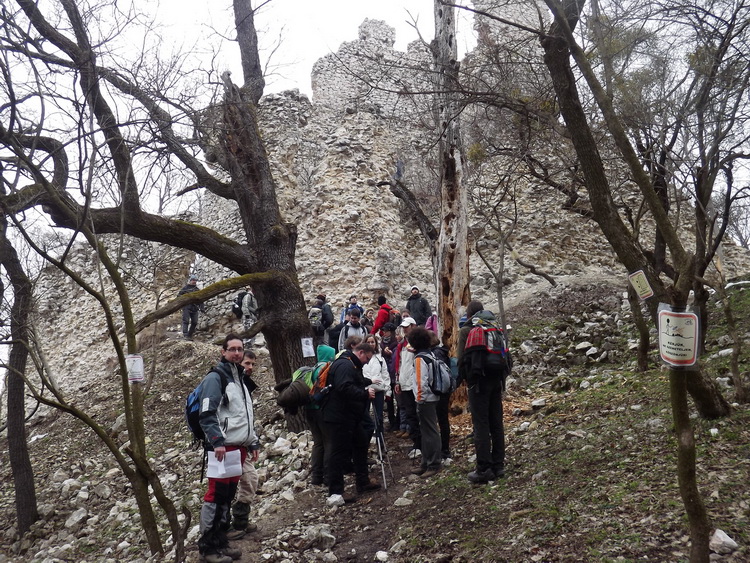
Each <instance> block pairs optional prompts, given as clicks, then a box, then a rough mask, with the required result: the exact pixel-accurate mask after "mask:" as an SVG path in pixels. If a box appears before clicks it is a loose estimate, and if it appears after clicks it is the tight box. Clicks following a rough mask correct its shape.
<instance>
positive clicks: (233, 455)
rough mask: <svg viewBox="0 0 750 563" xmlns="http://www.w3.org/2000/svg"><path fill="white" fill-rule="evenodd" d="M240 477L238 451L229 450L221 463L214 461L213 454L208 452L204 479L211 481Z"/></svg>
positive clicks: (240, 467) (240, 457) (240, 468)
mask: <svg viewBox="0 0 750 563" xmlns="http://www.w3.org/2000/svg"><path fill="white" fill-rule="evenodd" d="M239 475H242V454H241V453H240V450H230V451H228V452H226V453H225V454H224V459H222V460H221V461H219V460H217V459H216V454H215V453H214V452H208V468H207V469H206V477H211V478H212V479H227V478H228V477H237V476H239Z"/></svg>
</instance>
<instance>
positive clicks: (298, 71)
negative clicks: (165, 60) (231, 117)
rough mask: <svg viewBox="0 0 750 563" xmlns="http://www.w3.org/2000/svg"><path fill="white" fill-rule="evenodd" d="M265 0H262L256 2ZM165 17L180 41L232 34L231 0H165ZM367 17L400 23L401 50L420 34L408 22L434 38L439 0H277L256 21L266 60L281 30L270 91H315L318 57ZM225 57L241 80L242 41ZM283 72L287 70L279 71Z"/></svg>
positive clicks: (462, 20)
mask: <svg viewBox="0 0 750 563" xmlns="http://www.w3.org/2000/svg"><path fill="white" fill-rule="evenodd" d="M257 5H259V0H255V1H254V2H253V6H257ZM160 7H161V13H162V14H168V17H164V16H162V21H166V22H169V25H170V26H171V28H172V31H173V33H174V41H176V42H178V43H179V42H194V41H195V42H199V41H200V40H203V39H205V38H208V37H211V36H213V37H216V34H217V33H222V34H225V36H227V37H232V36H233V32H232V31H231V29H230V28H231V26H232V25H233V19H234V18H233V14H232V2H231V0H210V1H208V2H206V1H201V0H161V2H160ZM458 16H459V17H458V21H459V30H460V29H465V30H466V31H467V32H466V34H465V35H464V37H463V39H462V37H461V33H460V31H459V37H458V40H459V43H458V45H459V50H460V51H461V47H462V45H463V43H462V40H463V41H471V37H470V36H471V33H470V30H471V23H470V21H469V20H470V18H469V14H467V13H466V12H464V11H459V14H458ZM365 18H370V19H379V20H384V21H385V22H386V23H388V24H389V25H390V26H392V27H394V28H395V29H396V44H395V47H396V49H398V50H405V49H406V45H407V44H408V43H410V42H412V41H414V40H416V39H418V35H417V31H416V30H415V29H414V28H413V27H412V26H411V25H410V24H409V23H408V22H411V21H412V19H413V20H416V22H417V25H418V28H419V31H420V33H421V34H422V37H423V38H424V39H425V40H427V41H429V40H430V39H432V37H433V35H434V22H433V0H371V1H367V0H364V1H363V0H271V2H270V3H269V4H267V5H266V6H264V7H263V8H262V9H261V10H260V12H259V13H258V14H256V18H255V25H256V27H257V28H258V30H259V32H260V34H261V35H260V42H261V47H262V48H265V49H266V51H264V52H261V60H262V61H263V62H265V60H266V59H267V58H268V54H269V53H268V51H267V49H269V48H270V47H271V46H272V45H273V44H274V42H275V41H276V40H277V39H278V37H279V34H281V36H282V44H281V47H280V48H279V49H278V50H277V51H276V53H275V54H274V55H273V57H272V59H271V67H272V68H271V70H272V71H273V72H274V75H272V76H269V77H267V79H266V90H265V93H271V92H278V91H281V90H287V89H290V88H299V89H300V90H301V91H302V92H305V93H306V94H308V95H310V94H311V92H310V72H311V70H312V66H313V64H314V63H315V61H316V60H318V59H319V58H321V57H323V56H324V55H326V54H328V53H330V52H335V51H336V50H337V49H338V47H339V45H341V43H342V42H344V41H352V40H354V39H356V38H357V33H358V29H359V26H360V24H361V23H362V22H363V21H364V19H365ZM221 49H222V50H221V53H222V55H223V56H222V59H223V60H222V62H224V61H226V63H227V66H228V67H229V69H230V70H232V73H233V77H234V80H235V82H237V81H238V80H239V76H240V75H241V71H240V67H239V54H238V50H237V48H236V45H234V44H229V43H224V44H223V46H222V48H221ZM279 75H281V76H279Z"/></svg>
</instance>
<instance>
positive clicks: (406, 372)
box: [396, 338, 415, 391]
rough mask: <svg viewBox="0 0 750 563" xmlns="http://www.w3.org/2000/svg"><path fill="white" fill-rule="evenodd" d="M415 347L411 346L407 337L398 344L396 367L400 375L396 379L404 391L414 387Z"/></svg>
mask: <svg viewBox="0 0 750 563" xmlns="http://www.w3.org/2000/svg"><path fill="white" fill-rule="evenodd" d="M414 355H415V354H414V348H412V347H411V346H409V343H408V342H407V340H406V338H404V339H403V340H402V341H401V344H399V345H398V357H397V358H396V366H397V367H396V369H397V371H398V375H397V376H396V381H397V382H398V384H399V386H400V387H401V390H402V391H412V390H413V389H414Z"/></svg>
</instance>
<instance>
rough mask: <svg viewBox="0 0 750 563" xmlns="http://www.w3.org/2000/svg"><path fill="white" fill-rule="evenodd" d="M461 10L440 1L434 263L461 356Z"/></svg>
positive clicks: (441, 311) (464, 296)
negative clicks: (437, 222) (457, 15)
mask: <svg viewBox="0 0 750 563" xmlns="http://www.w3.org/2000/svg"><path fill="white" fill-rule="evenodd" d="M455 30H456V21H455V9H454V8H452V7H448V6H443V5H441V4H440V2H439V1H436V2H435V39H434V41H433V43H432V50H433V57H434V60H435V77H436V78H435V90H436V92H437V94H436V99H435V105H436V107H435V113H436V116H437V125H438V128H439V132H440V140H439V145H438V150H439V162H440V179H441V182H440V194H441V207H440V234H439V235H438V242H437V247H436V249H435V256H434V264H435V276H436V281H437V295H438V318H439V319H440V326H441V329H442V335H441V337H442V338H441V339H442V342H443V344H444V345H446V346H448V348H449V349H450V350H451V352H452V353H454V354H455V347H456V343H457V341H458V319H459V308H460V307H461V305H466V304H467V303H468V302H469V299H470V298H471V293H470V290H469V245H468V226H467V210H468V195H467V192H466V189H465V188H464V186H463V185H462V182H463V153H462V151H463V146H462V144H461V132H460V128H459V115H460V109H461V108H460V106H459V103H458V100H457V95H458V92H460V88H459V80H458V69H459V63H458V60H457V59H458V57H457V51H456V37H455V33H456V31H455Z"/></svg>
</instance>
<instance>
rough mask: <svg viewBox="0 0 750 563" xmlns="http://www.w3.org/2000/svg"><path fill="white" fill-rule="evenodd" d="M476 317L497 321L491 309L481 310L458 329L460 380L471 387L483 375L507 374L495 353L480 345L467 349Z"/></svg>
mask: <svg viewBox="0 0 750 563" xmlns="http://www.w3.org/2000/svg"><path fill="white" fill-rule="evenodd" d="M474 319H483V320H486V321H492V322H495V315H493V314H492V312H491V311H479V312H478V313H476V314H475V315H474V316H473V317H471V319H468V320H467V321H466V323H465V324H464V325H463V326H462V327H461V330H459V331H458V343H457V347H456V352H457V356H458V382H459V383H460V382H461V381H463V380H466V384H467V385H468V386H469V387H471V386H472V385H474V384H476V383H477V381H478V380H479V378H480V377H482V376H490V377H495V376H496V377H505V375H506V373H504V372H503V369H502V367H501V365H500V359H499V358H493V357H492V356H494V355H493V354H490V353H489V352H487V351H486V350H482V349H481V348H479V347H473V348H471V349H469V350H466V340H467V339H468V336H469V333H470V332H471V330H472V329H473V328H474V326H475V324H474ZM495 360H497V361H495ZM508 361H509V362H510V361H511V360H510V356H508Z"/></svg>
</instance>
